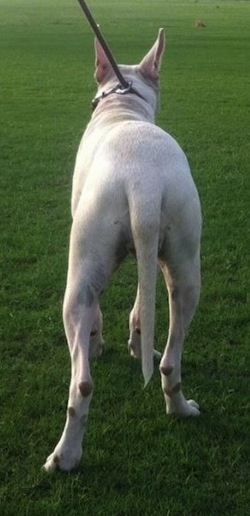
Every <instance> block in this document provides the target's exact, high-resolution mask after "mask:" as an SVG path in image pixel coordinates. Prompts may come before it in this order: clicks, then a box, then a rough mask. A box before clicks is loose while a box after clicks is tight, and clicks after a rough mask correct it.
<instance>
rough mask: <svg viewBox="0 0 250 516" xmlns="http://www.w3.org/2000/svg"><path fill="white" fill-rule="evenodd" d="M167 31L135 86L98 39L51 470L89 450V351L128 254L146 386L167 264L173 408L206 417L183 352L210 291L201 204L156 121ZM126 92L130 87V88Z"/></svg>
mask: <svg viewBox="0 0 250 516" xmlns="http://www.w3.org/2000/svg"><path fill="white" fill-rule="evenodd" d="M164 47H165V36H164V30H163V29H160V30H159V34H158V38H157V40H156V42H155V44H154V45H153V47H152V48H151V50H150V51H149V53H148V54H147V55H146V56H145V57H144V59H143V60H142V61H141V63H140V64H139V65H135V66H124V65H122V66H120V67H119V69H120V71H121V72H122V74H123V76H124V77H125V79H126V80H127V81H129V82H132V89H131V90H129V91H128V92H127V93H124V92H122V91H121V89H120V86H119V85H117V79H116V76H115V74H114V72H113V70H112V68H111V66H110V64H109V61H108V59H107V57H106V55H105V53H104V51H103V49H102V47H101V45H100V43H98V42H97V41H96V43H95V48H96V73H95V78H96V80H97V82H98V84H99V86H98V93H97V96H96V100H95V104H96V109H95V111H94V112H93V115H92V118H91V120H90V122H89V124H88V126H87V129H86V131H85V133H84V135H83V138H82V141H81V144H80V147H79V150H78V154H77V158H76V164H75V171H74V178H73V192H72V216H73V223H72V230H71V236H70V250H69V266H68V278H67V288H66V293H65V299H64V310H63V317H64V325H65V332H66V336H67V340H68V344H69V350H70V354H71V360H72V378H71V384H70V391H69V401H68V409H67V420H66V424H65V428H64V431H63V434H62V436H61V439H60V441H59V443H58V444H57V446H56V448H55V450H54V451H53V453H52V454H51V455H50V456H49V457H48V459H47V461H46V463H45V465H44V467H45V469H46V470H47V471H50V470H53V469H55V468H56V467H59V468H60V469H62V470H70V469H72V468H74V467H75V466H76V465H77V464H78V463H79V461H80V458H81V455H82V440H83V435H84V432H85V429H86V423H87V418H88V412H89V405H90V401H91V398H92V394H93V382H92V378H91V373H90V366H89V358H90V357H91V356H99V355H100V354H101V353H102V347H103V340H102V315H101V311H100V308H99V298H100V295H101V293H102V291H103V289H105V287H106V285H107V283H108V280H109V278H110V277H111V275H112V273H113V271H114V270H115V269H116V268H117V267H118V266H119V265H120V263H121V261H122V260H123V259H124V258H125V256H126V255H127V254H128V252H130V251H131V252H132V253H135V255H136V258H137V264H138V290H137V296H136V300H135V304H134V307H133V310H132V312H131V314H130V338H129V349H130V351H131V354H132V355H134V356H136V357H141V359H142V371H143V375H144V380H145V384H147V383H148V381H149V380H150V377H151V375H152V373H153V361H154V360H153V359H154V348H153V341H154V319H155V292H156V277H157V263H158V264H159V265H160V267H161V270H162V272H163V274H164V278H165V281H166V286H167V289H168V297H169V311H170V324H169V334H168V341H167V345H166V348H165V351H164V353H163V356H162V358H161V362H160V372H161V379H162V389H163V393H164V397H165V401H166V410H167V413H168V414H169V413H176V414H179V415H181V416H196V415H198V414H199V407H198V405H197V403H196V402H195V401H193V400H189V401H187V400H186V399H185V397H184V395H183V394H182V389H181V353H182V347H183V341H184V336H185V333H186V332H187V329H188V327H189V325H190V322H191V320H192V317H193V315H194V312H195V309H196V306H197V304H198V300H199V293H200V235H201V210H200V202H199V197H198V194H197V190H196V188H195V185H194V182H193V179H192V176H191V173H190V169H189V166H188V163H187V159H186V157H185V155H184V153H183V152H182V150H181V149H180V147H179V146H178V144H177V143H176V141H175V140H174V139H173V138H172V137H171V136H169V135H168V134H167V133H166V132H164V131H163V130H162V129H160V128H159V127H157V126H155V125H154V115H155V111H156V108H157V98H158V73H159V69H160V64H161V58H162V55H163V52H164ZM122 93H123V94H122Z"/></svg>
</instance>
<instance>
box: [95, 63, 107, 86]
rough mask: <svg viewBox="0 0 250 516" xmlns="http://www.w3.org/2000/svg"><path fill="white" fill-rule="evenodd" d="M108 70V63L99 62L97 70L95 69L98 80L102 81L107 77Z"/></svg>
mask: <svg viewBox="0 0 250 516" xmlns="http://www.w3.org/2000/svg"><path fill="white" fill-rule="evenodd" d="M107 72H108V65H106V64H104V65H101V64H98V65H97V68H96V71H95V78H96V80H97V82H102V81H103V80H104V79H105V77H106V75H107Z"/></svg>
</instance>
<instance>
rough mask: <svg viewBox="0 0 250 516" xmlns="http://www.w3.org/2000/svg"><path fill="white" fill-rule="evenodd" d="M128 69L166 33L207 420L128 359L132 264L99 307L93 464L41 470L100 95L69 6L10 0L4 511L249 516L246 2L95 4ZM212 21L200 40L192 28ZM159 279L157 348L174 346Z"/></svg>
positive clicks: (187, 375)
mask: <svg viewBox="0 0 250 516" xmlns="http://www.w3.org/2000/svg"><path fill="white" fill-rule="evenodd" d="M89 5H90V7H91V8H92V10H93V12H94V13H95V16H96V19H97V21H98V22H99V23H100V24H101V27H102V29H103V32H104V34H105V36H106V37H107V39H108V41H109V43H110V45H111V47H112V49H113V51H114V53H115V55H116V57H117V59H118V61H120V62H128V63H133V62H137V61H138V60H139V59H140V58H141V57H142V56H143V55H144V53H145V52H146V51H147V50H148V49H149V48H150V46H151V44H152V43H153V41H154V39H155V37H156V34H157V30H158V27H160V26H164V27H165V29H166V32H167V41H168V43H167V45H168V48H167V53H166V56H165V59H164V63H163V69H162V81H161V84H162V88H161V110H160V112H159V114H158V122H159V124H160V125H161V126H162V127H163V128H164V129H166V130H167V131H168V132H170V133H171V134H172V135H174V136H175V137H176V138H177V139H178V141H179V143H180V144H181V145H182V147H183V149H184V150H185V152H186V154H187V156H188V158H189V161H190V164H191V167H192V170H193V176H194V178H195V181H196V184H197V187H198V190H199V192H200V196H201V201H202V208H203V219H204V228H203V240H202V271H203V272H202V277H203V290H202V296H201V302H200V306H199V310H198V312H197V315H196V317H195V320H194V322H193V324H192V327H191V330H190V333H189V336H188V338H187V340H186V347H185V351H184V356H183V381H184V393H186V395H187V396H188V397H194V399H196V400H197V401H198V402H199V403H200V405H201V410H202V416H201V417H200V418H199V419H198V420H177V419H175V418H173V417H167V416H166V415H165V407H164V401H163V397H162V393H161V388H160V378H159V374H158V371H157V368H156V370H155V374H154V377H153V379H152V381H151V383H150V385H149V387H148V388H147V389H146V390H145V391H143V390H142V385H143V380H142V375H141V371H140V364H139V363H138V362H136V361H133V360H132V359H130V358H129V356H128V353H127V346H126V342H127V338H128V314H129V311H130V309H131V308H132V305H133V298H134V296H135V292H136V266H135V263H134V261H133V260H131V259H130V260H128V261H127V262H126V263H125V264H124V266H123V267H122V268H121V269H120V270H119V272H118V273H117V274H116V275H115V277H114V279H113V281H112V283H111V284H110V286H109V289H108V290H107V292H106V293H105V295H104V297H103V302H102V308H103V311H104V337H105V341H106V353H105V355H104V357H103V358H102V359H101V360H100V361H94V362H93V365H92V373H93V379H94V382H95V395H94V398H93V401H92V405H91V413H90V421H89V427H88V433H87V438H86V450H85V453H84V458H83V460H82V462H81V465H80V467H79V469H78V470H77V471H76V472H75V473H73V474H63V473H59V472H58V473H56V474H55V475H52V476H51V475H49V476H47V475H46V474H45V473H43V472H42V471H41V469H40V468H41V465H42V463H43V461H44V460H45V458H46V456H47V454H48V453H49V452H51V451H52V448H53V446H54V445H55V444H56V442H57V439H58V438H59V435H60V432H61V430H62V427H63V424H64V417H65V411H66V406H67V395H68V385H69V378H70V361H69V355H68V350H67V345H66V341H65V337H64V332H63V326H62V321H61V306H62V299H63V292H64V287H65V278H66V267H67V249H68V235H69V229H70V190H71V175H72V169H73V165H74V157H75V153H76V150H77V146H78V142H79V139H80V136H81V133H82V131H83V129H84V127H85V125H86V123H87V121H88V118H89V115H90V104H91V98H92V96H93V94H94V91H95V87H94V82H93V80H92V74H93V70H94V68H93V59H94V58H93V50H92V49H93V38H92V34H91V32H90V29H89V27H88V25H87V23H86V21H85V20H84V19H83V16H82V14H81V11H80V8H79V6H78V4H77V2H76V1H74V0H72V1H70V0H61V1H59V0H54V1H53V2H51V0H43V1H38V0H11V1H10V0H0V59H1V61H0V62H1V74H0V87H1V100H2V102H1V155H0V167H1V177H0V181H1V232H0V253H1V255H0V258H1V276H2V277H1V364H0V407H1V420H0V454H1V455H0V514H1V515H3V516H12V515H13V516H15V515H18V516H19V515H20V516H21V515H28V516H36V515H48V516H52V515H64V514H65V515H67V516H73V515H86V516H99V515H100V516H101V515H103V516H123V515H124V516H125V515H132V516H133V515H146V516H149V515H157V516H158V515H164V516H168V515H170V516H179V515H180V516H186V515H192V516H193V515H195V516H197V515H199V516H203V515H206V516H210V515H211V516H212V515H214V516H218V515H229V514H231V515H233V516H247V515H248V514H249V506H250V476H249V458H250V434H249V428H250V401H249V394H250V387H249V358H250V347H249V305H250V303H249V268H248V265H249V248H250V246H249V244H250V242H249V175H250V100H249V91H250V60H249V55H250V38H249V20H250V2H247V1H245V2H243V1H222V0H217V1H213V0H212V1H202V0H201V1H196V2H193V1H178V0H176V1H168V0H154V1H152V0H133V1H130V0H129V1H125V0H119V1H115V0H108V1H103V0H90V1H89ZM197 19H202V20H203V22H204V23H205V25H206V27H205V28H203V29H196V28H195V21H196V20H197ZM166 306H167V305H166V293H165V289H164V285H163V281H162V279H161V278H159V284H158V295H157V328H156V336H155V340H156V347H158V348H159V349H163V348H164V345H165V341H166V336H167V310H166Z"/></svg>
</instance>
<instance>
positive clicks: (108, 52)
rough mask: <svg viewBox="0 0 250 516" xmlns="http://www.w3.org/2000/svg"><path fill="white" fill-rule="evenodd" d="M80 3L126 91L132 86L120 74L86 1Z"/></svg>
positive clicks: (81, 0)
mask: <svg viewBox="0 0 250 516" xmlns="http://www.w3.org/2000/svg"><path fill="white" fill-rule="evenodd" d="M78 2H79V4H80V6H81V8H82V10H83V12H84V14H85V16H86V18H87V20H88V22H89V24H90V26H91V27H92V29H93V31H94V33H95V35H96V37H97V39H98V40H99V42H100V43H101V45H102V48H103V50H104V52H105V54H106V56H107V58H108V60H109V62H110V64H111V66H112V68H113V70H114V72H115V74H116V77H117V79H118V80H119V83H120V84H121V86H122V87H123V88H124V89H127V88H129V86H130V84H129V82H127V81H126V79H124V77H123V75H122V74H121V72H120V70H119V68H118V66H117V64H116V61H115V59H114V58H113V56H112V53H111V50H110V48H109V47H108V45H107V43H106V41H105V39H104V37H103V35H102V33H101V31H100V29H99V27H98V25H97V24H96V22H95V20H94V18H93V16H92V14H91V12H90V10H89V8H88V6H87V4H86V2H85V0H78Z"/></svg>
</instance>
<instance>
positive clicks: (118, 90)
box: [92, 82, 147, 111]
mask: <svg viewBox="0 0 250 516" xmlns="http://www.w3.org/2000/svg"><path fill="white" fill-rule="evenodd" d="M112 93H116V94H118V95H126V94H127V93H133V94H134V95H137V97H139V98H140V99H143V100H145V102H147V101H146V99H145V97H143V96H142V95H141V94H140V93H139V91H137V90H136V89H135V88H133V86H132V82H130V83H128V87H127V88H124V87H123V86H122V85H121V84H120V83H119V84H117V85H116V86H114V87H113V88H110V90H108V91H103V92H102V93H100V94H99V95H97V96H96V97H95V98H94V99H93V100H92V111H94V110H95V108H96V107H97V106H98V104H99V102H100V100H102V99H105V98H106V97H108V96H109V95H111V94H112Z"/></svg>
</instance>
